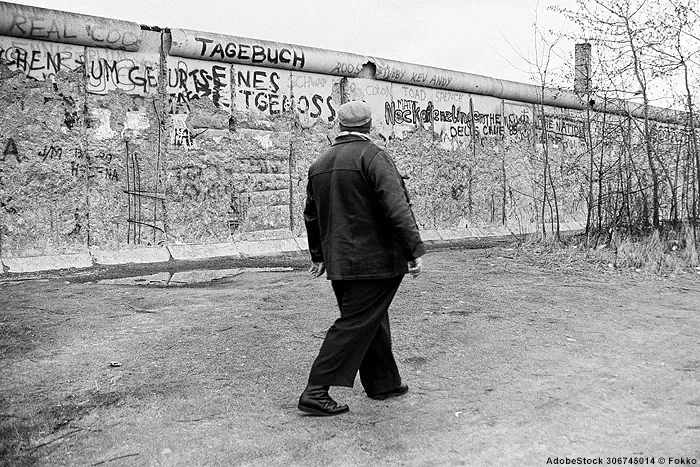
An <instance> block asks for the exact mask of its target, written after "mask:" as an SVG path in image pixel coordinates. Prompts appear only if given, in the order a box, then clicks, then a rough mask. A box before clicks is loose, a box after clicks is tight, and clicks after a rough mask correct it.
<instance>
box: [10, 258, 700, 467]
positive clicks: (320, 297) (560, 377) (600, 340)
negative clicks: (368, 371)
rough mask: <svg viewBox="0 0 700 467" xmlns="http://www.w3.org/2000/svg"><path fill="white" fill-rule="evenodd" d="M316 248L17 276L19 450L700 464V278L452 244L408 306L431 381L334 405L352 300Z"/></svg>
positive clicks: (92, 460) (403, 294) (408, 371)
mask: <svg viewBox="0 0 700 467" xmlns="http://www.w3.org/2000/svg"><path fill="white" fill-rule="evenodd" d="M304 264H305V259H304V260H301V259H300V260H299V261H298V267H295V268H290V270H262V271H253V270H235V271H229V273H228V277H226V278H223V279H222V278H215V279H214V280H211V281H207V282H205V283H201V284H199V285H194V284H192V283H189V285H185V283H186V282H185V283H183V282H177V281H174V282H172V283H170V284H169V285H168V286H164V283H162V282H159V281H158V280H157V278H156V279H153V280H151V284H150V285H149V281H148V280H146V281H140V282H137V283H138V284H140V285H128V284H129V282H128V281H121V282H120V281H115V280H111V281H103V282H99V281H96V280H91V282H90V283H84V282H81V281H79V280H78V279H76V278H73V277H57V278H53V279H48V280H43V281H36V280H33V281H25V282H18V281H5V282H1V283H0V296H1V297H2V298H1V299H0V464H1V465H8V466H10V465H11V466H15V465H19V466H23V465H24V466H30V465H37V466H64V465H79V466H96V465H103V466H110V467H112V466H131V465H134V466H142V465H143V466H176V465H177V466H238V465H246V466H278V465H279V466H354V465H358V466H398V465H405V466H453V465H474V466H499V467H500V466H545V465H551V464H547V462H548V459H549V460H550V462H553V460H554V459H555V458H556V459H557V460H559V461H562V460H563V459H564V458H566V457H568V458H576V457H586V458H591V459H593V458H598V457H599V456H600V457H602V459H603V463H604V464H605V463H606V462H607V458H609V457H611V458H612V457H614V458H619V457H625V458H630V457H634V458H637V459H639V458H642V459H647V462H650V461H649V459H652V458H653V459H654V460H655V464H656V465H661V464H660V459H662V458H663V460H664V462H666V463H670V464H671V465H675V462H674V459H675V460H677V459H684V460H688V459H690V460H693V461H694V462H695V465H698V464H700V275H697V274H693V273H692V272H691V273H689V274H686V275H683V276H678V277H673V278H659V277H646V276H642V275H636V274H633V273H632V274H627V273H618V272H615V271H604V270H598V269H595V268H589V267H571V268H562V267H556V268H552V267H551V266H549V265H547V264H546V263H544V262H540V261H537V259H536V258H532V257H527V256H525V257H523V256H519V255H515V254H514V252H513V251H511V250H506V249H503V248H493V249H485V250H463V251H438V252H431V253H429V254H428V255H427V257H426V268H427V272H426V274H425V275H424V276H422V277H421V278H420V279H417V280H412V279H411V278H410V277H407V278H406V279H405V280H404V283H403V284H402V286H401V289H400V291H399V294H398V296H397V298H396V300H395V302H394V305H393V308H392V311H391V312H390V313H391V317H392V332H393V336H394V351H395V353H396V357H397V360H398V361H399V364H400V368H401V370H402V375H403V378H404V380H405V382H407V383H408V384H409V386H410V388H411V389H410V391H409V393H408V394H407V395H406V396H404V397H401V398H398V399H395V400H388V401H383V402H377V401H373V400H370V399H368V398H367V397H366V396H365V394H364V392H363V390H362V387H361V385H360V384H359V380H358V382H357V383H356V385H355V388H353V389H344V388H335V389H333V390H332V395H333V396H334V397H335V398H336V400H338V401H340V402H344V403H348V404H349V405H350V413H349V414H345V415H341V416H338V417H332V418H314V417H306V416H302V414H301V413H300V412H299V411H298V410H297V409H296V402H297V398H298V395H299V393H300V391H301V390H302V389H303V387H304V384H305V380H306V376H307V372H308V369H309V366H310V365H311V362H312V361H313V358H314V357H315V355H316V352H317V351H318V348H319V346H320V344H321V341H322V338H323V336H324V334H325V330H326V329H327V328H328V326H329V325H330V324H331V323H332V322H333V320H334V318H335V316H336V309H335V306H334V302H333V298H332V297H333V295H332V291H331V287H330V283H329V282H327V281H326V280H323V279H321V280H319V279H315V280H314V279H313V278H311V277H309V276H308V275H307V274H306V272H305V269H303V267H302V266H303V265H304ZM76 280H78V282H76ZM132 283H133V281H132ZM669 457H673V458H674V459H669ZM669 461H670V462H669ZM627 463H629V461H627ZM691 465H692V464H691Z"/></svg>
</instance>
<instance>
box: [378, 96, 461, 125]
mask: <svg viewBox="0 0 700 467" xmlns="http://www.w3.org/2000/svg"><path fill="white" fill-rule="evenodd" d="M384 120H385V122H386V124H387V125H396V124H399V125H401V124H405V123H407V124H415V125H421V124H427V123H430V122H446V123H459V124H466V123H469V122H470V120H471V118H470V116H469V114H467V113H465V112H463V111H462V110H461V108H460V107H457V106H456V105H453V106H452V107H451V108H450V109H449V110H446V111H444V110H438V109H436V108H435V107H434V106H433V103H432V102H430V101H429V102H428V104H427V105H426V107H425V109H421V108H420V106H419V105H418V102H417V101H415V100H411V99H397V100H396V101H391V102H385V103H384Z"/></svg>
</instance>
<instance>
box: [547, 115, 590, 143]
mask: <svg viewBox="0 0 700 467" xmlns="http://www.w3.org/2000/svg"><path fill="white" fill-rule="evenodd" d="M536 123H537V129H539V130H542V129H546V130H547V133H551V134H557V135H561V136H572V137H575V138H583V137H584V129H583V127H584V125H583V122H582V121H580V120H574V119H572V118H569V117H565V116H562V115H544V117H543V116H539V118H538V119H537V120H536Z"/></svg>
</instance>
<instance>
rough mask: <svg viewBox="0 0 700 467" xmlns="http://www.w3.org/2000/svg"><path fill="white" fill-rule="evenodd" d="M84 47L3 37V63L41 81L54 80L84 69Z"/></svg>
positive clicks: (0, 49) (0, 59) (0, 42)
mask: <svg viewBox="0 0 700 467" xmlns="http://www.w3.org/2000/svg"><path fill="white" fill-rule="evenodd" d="M83 51H84V48H83V47H78V46H75V45H69V44H58V43H54V42H42V41H34V40H31V39H17V38H14V37H6V36H0V62H2V63H3V64H4V65H6V66H7V67H8V68H9V69H10V71H21V72H22V73H24V74H25V75H26V76H28V77H30V78H34V79H37V80H40V81H44V80H47V79H49V80H53V79H54V78H55V77H56V74H57V73H58V72H60V71H76V70H78V69H80V68H81V67H82V66H83V63H84V56H83V55H84V53H83Z"/></svg>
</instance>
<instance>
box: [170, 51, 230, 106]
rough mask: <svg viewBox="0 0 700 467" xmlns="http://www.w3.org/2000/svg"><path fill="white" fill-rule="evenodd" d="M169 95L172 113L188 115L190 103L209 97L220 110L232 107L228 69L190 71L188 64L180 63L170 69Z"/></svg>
mask: <svg viewBox="0 0 700 467" xmlns="http://www.w3.org/2000/svg"><path fill="white" fill-rule="evenodd" d="M168 88H169V90H168V93H169V95H170V113H172V114H175V113H183V112H184V113H188V112H189V111H190V109H191V108H190V102H192V100H195V99H201V98H203V97H207V98H209V99H211V100H212V102H213V103H214V105H215V106H216V107H218V108H229V107H230V106H231V102H230V97H229V92H228V89H229V79H228V67H226V66H224V65H212V66H211V69H202V68H195V69H193V70H190V69H189V68H188V65H187V62H184V61H181V62H178V64H177V66H176V67H175V68H169V69H168Z"/></svg>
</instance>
